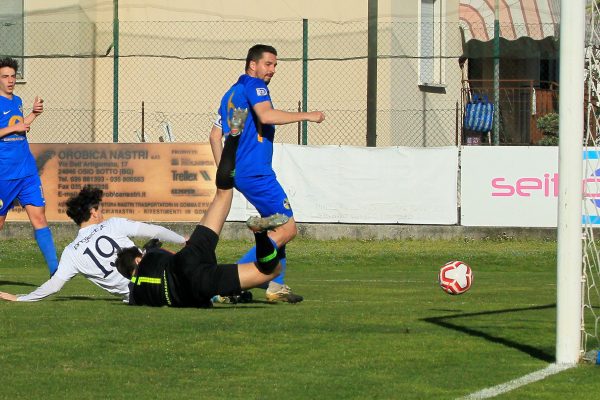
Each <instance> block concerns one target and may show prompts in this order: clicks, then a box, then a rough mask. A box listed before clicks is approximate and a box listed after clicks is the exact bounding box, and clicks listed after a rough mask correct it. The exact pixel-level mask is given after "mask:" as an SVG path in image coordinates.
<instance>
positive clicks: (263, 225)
mask: <svg viewBox="0 0 600 400" xmlns="http://www.w3.org/2000/svg"><path fill="white" fill-rule="evenodd" d="M289 220H290V218H289V217H288V216H287V215H284V214H273V215H271V216H270V217H264V218H261V217H259V216H256V215H255V216H252V217H250V218H248V221H246V226H247V227H248V228H250V230H252V231H253V232H263V231H272V230H273V229H275V228H277V227H278V226H281V225H283V224H285V223H286V222H288V221H289Z"/></svg>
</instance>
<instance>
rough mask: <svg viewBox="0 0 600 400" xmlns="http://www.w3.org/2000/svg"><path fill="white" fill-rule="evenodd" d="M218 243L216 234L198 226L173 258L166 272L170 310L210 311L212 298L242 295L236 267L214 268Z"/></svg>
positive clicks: (223, 265) (223, 266) (226, 265)
mask: <svg viewBox="0 0 600 400" xmlns="http://www.w3.org/2000/svg"><path fill="white" fill-rule="evenodd" d="M218 242H219V236H218V235H217V234H216V233H215V232H213V231H212V230H211V229H209V228H207V227H205V226H202V225H198V226H197V227H196V229H195V230H194V232H193V233H192V236H191V237H190V239H189V240H188V242H187V244H186V246H185V247H184V248H183V249H181V250H180V251H179V252H178V253H176V254H175V256H174V263H173V265H172V266H171V268H169V278H170V279H169V280H170V285H169V289H170V291H171V293H170V294H171V298H172V302H173V306H176V307H177V306H179V307H210V305H211V304H212V303H211V302H210V299H211V298H212V297H213V296H214V295H217V294H219V295H223V296H230V295H235V294H239V293H240V292H241V287H240V278H239V274H238V266H237V264H217V257H216V255H215V249H216V248H217V243H218Z"/></svg>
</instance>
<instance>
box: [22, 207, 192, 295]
mask: <svg viewBox="0 0 600 400" xmlns="http://www.w3.org/2000/svg"><path fill="white" fill-rule="evenodd" d="M136 236H140V237H148V238H157V239H160V240H163V241H166V242H172V243H181V244H183V243H185V238H184V237H183V236H181V235H179V234H177V233H175V232H172V231H170V230H168V229H166V228H163V227H162V226H158V225H151V224H145V223H143V222H135V221H130V220H128V219H125V218H110V219H107V220H106V221H103V222H101V223H99V224H95V225H90V226H86V227H85V228H81V229H80V230H79V234H78V235H77V237H76V238H75V240H74V241H72V242H71V243H70V244H69V245H68V246H67V247H65V249H64V250H63V252H62V255H61V257H60V263H59V264H58V269H57V270H56V272H55V273H54V275H53V276H52V278H50V279H49V280H48V281H46V283H44V284H43V285H42V286H40V287H39V288H37V289H36V290H34V291H33V292H31V293H29V294H27V295H23V296H18V297H17V301H38V300H41V299H43V298H44V297H47V296H50V295H51V294H54V293H56V292H58V291H59V290H60V289H61V288H62V287H63V286H64V284H65V283H66V282H68V281H69V280H70V279H71V278H73V277H74V276H75V275H77V274H82V275H83V276H84V277H85V278H87V279H89V280H90V281H91V282H92V283H94V284H95V285H97V286H99V287H101V288H102V289H104V290H106V291H108V292H109V293H111V294H114V295H116V296H120V297H122V298H123V300H124V301H127V300H128V299H129V280H128V279H126V278H124V277H123V276H122V275H121V274H120V273H119V271H117V269H116V268H115V260H116V258H117V252H118V251H119V250H120V249H123V248H126V247H132V246H135V244H134V243H133V242H132V241H131V239H129V238H130V237H136Z"/></svg>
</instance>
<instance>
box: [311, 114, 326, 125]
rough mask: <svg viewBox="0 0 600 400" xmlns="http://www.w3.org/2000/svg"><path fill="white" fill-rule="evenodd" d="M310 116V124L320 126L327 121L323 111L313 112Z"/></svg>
mask: <svg viewBox="0 0 600 400" xmlns="http://www.w3.org/2000/svg"><path fill="white" fill-rule="evenodd" d="M308 114H309V115H308V120H309V121H310V122H316V123H317V124H320V123H321V122H323V121H325V113H323V112H321V111H312V112H309V113H308Z"/></svg>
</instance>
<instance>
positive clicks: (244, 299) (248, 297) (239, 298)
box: [211, 290, 252, 304]
mask: <svg viewBox="0 0 600 400" xmlns="http://www.w3.org/2000/svg"><path fill="white" fill-rule="evenodd" d="M211 300H212V302H213V303H220V304H238V303H251V302H252V292H250V291H247V290H244V291H242V293H240V294H239V295H235V296H219V295H216V296H213V298H212V299H211Z"/></svg>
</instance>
